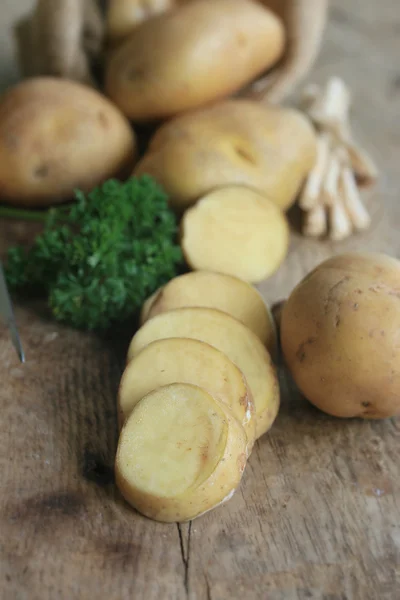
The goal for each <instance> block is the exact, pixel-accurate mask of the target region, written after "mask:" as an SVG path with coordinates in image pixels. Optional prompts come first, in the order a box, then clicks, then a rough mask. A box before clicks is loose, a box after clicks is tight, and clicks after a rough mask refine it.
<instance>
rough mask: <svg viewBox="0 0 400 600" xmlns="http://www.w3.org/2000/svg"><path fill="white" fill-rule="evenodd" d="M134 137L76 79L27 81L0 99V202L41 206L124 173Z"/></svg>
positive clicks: (129, 162) (106, 105) (117, 114)
mask: <svg viewBox="0 0 400 600" xmlns="http://www.w3.org/2000/svg"><path fill="white" fill-rule="evenodd" d="M135 146H136V142H135V136H134V133H133V131H132V129H131V127H130V125H129V123H128V121H127V120H126V118H125V117H124V116H123V115H122V114H121V113H120V111H119V110H118V108H117V107H115V106H114V105H113V104H112V103H111V102H110V101H109V100H108V99H107V98H105V97H103V96H102V95H101V94H99V93H98V92H96V91H94V90H92V89H91V88H89V87H87V86H84V85H82V84H79V83H75V82H72V81H67V80H63V79H58V78H51V77H48V78H47V77H38V78H32V79H27V80H26V81H23V82H22V83H19V84H18V85H16V86H15V87H13V88H11V89H9V90H8V91H6V93H5V94H4V95H3V97H2V98H1V100H0V200H1V201H4V202H7V203H10V204H14V205H22V206H46V205H49V204H54V203H59V202H62V201H64V200H67V199H69V198H71V197H72V195H73V191H74V189H75V188H80V189H81V190H83V191H88V190H90V189H91V188H93V187H94V186H96V185H98V184H100V183H101V182H103V181H105V180H106V179H108V178H110V177H113V176H118V175H120V174H123V173H126V174H128V173H129V170H130V169H131V168H132V166H133V163H134V156H135Z"/></svg>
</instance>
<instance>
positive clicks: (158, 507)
mask: <svg viewBox="0 0 400 600" xmlns="http://www.w3.org/2000/svg"><path fill="white" fill-rule="evenodd" d="M246 443H247V440H246V434H245V432H244V430H243V427H242V426H241V425H240V423H239V422H238V421H237V420H236V419H235V418H234V416H233V415H232V413H231V411H230V409H229V408H228V406H226V404H224V403H223V402H220V401H219V400H217V399H216V398H213V397H212V396H211V394H209V393H208V392H207V391H205V390H203V389H201V388H200V387H197V386H194V385H189V384H187V383H186V384H183V383H175V384H172V385H169V386H165V387H162V388H159V389H158V390H155V391H153V392H151V393H150V394H148V395H147V396H146V397H145V398H143V399H142V400H141V401H140V402H139V403H138V404H137V405H136V406H135V408H134V409H133V411H132V413H131V415H130V417H129V418H128V420H127V421H126V423H125V425H124V427H123V428H122V431H121V435H120V439H119V443H118V450H117V456H116V461H115V477H116V483H117V485H118V487H119V489H120V491H121V493H122V495H123V496H124V497H125V499H126V500H127V502H129V503H130V504H131V505H132V506H133V507H134V508H136V509H137V510H138V511H140V512H141V513H142V514H144V515H146V516H147V517H150V518H151V519H155V520H157V521H164V522H179V521H188V520H189V519H194V518H195V517H198V516H200V515H201V514H204V513H205V512H207V511H209V510H211V509H212V508H215V507H217V506H218V505H220V504H222V503H223V502H226V501H227V500H229V499H230V498H231V497H232V495H233V494H234V492H235V490H236V488H237V487H238V485H239V483H240V480H241V478H242V474H243V471H244V468H245V465H246Z"/></svg>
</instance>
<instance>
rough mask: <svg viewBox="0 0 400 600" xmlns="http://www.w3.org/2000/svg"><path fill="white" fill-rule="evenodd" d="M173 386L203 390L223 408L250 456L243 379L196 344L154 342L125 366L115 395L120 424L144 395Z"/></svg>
mask: <svg viewBox="0 0 400 600" xmlns="http://www.w3.org/2000/svg"><path fill="white" fill-rule="evenodd" d="M176 382H180V383H191V384H193V385H197V386H199V387H201V388H204V389H205V390H207V391H208V392H210V394H211V395H212V396H213V397H214V398H217V399H218V400H221V401H222V402H224V403H225V404H227V405H228V406H229V407H230V409H231V411H232V413H233V415H234V416H235V418H236V419H237V420H238V421H239V422H240V423H241V424H242V426H243V428H244V430H245V432H246V435H247V439H248V448H247V454H248V455H249V454H250V452H251V449H252V447H253V444H254V441H255V437H256V418H255V409H254V403H253V398H252V395H251V392H250V390H249V387H248V386H247V382H246V379H245V377H244V375H243V373H242V372H241V371H240V369H239V368H238V367H237V366H236V365H234V364H233V362H232V361H231V360H230V359H229V358H228V357H227V356H226V355H225V354H223V353H222V352H220V351H219V350H217V349H216V348H214V347H213V346H210V345H209V344H206V343H204V342H201V341H199V340H194V339H188V338H171V339H165V340H158V341H155V342H152V343H151V344H149V345H148V346H146V347H145V348H143V350H141V351H140V352H139V354H137V355H136V356H135V358H134V359H133V360H131V361H130V362H129V363H128V365H127V367H126V369H125V372H124V374H123V376H122V379H121V383H120V387H119V393H118V415H119V421H120V423H121V424H122V423H124V422H125V420H126V419H127V418H128V417H129V415H130V413H131V412H132V410H133V408H134V407H135V406H136V404H137V403H138V402H139V401H140V400H141V399H142V398H143V397H144V396H146V395H147V394H148V393H150V392H151V391H153V390H155V389H157V388H159V387H162V386H165V385H168V384H171V383H176Z"/></svg>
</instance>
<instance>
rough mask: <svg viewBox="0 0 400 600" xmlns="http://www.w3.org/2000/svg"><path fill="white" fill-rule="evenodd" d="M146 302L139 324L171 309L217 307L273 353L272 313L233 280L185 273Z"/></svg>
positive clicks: (243, 284) (251, 290)
mask: <svg viewBox="0 0 400 600" xmlns="http://www.w3.org/2000/svg"><path fill="white" fill-rule="evenodd" d="M147 303H149V304H148V307H147V308H146V309H144V311H143V313H144V314H143V317H144V319H143V321H142V323H144V321H146V320H147V319H151V318H152V317H154V316H155V315H158V314H160V313H163V312H167V311H168V310H173V309H174V308H183V307H185V306H204V307H205V308H217V309H218V310H222V311H223V312H226V313H228V314H229V315H232V317H235V319H238V321H241V322H242V323H244V324H245V325H247V327H248V328H249V329H251V330H252V331H254V333H255V334H256V335H258V337H259V338H260V340H261V341H262V342H263V344H265V345H266V346H267V348H268V350H269V352H270V353H271V355H273V354H274V353H275V350H276V345H277V335H276V330H275V323H274V320H273V318H272V314H271V312H270V310H269V308H268V306H267V304H266V303H265V302H264V299H263V297H262V296H261V294H260V292H259V291H258V290H257V289H256V288H255V287H253V286H252V285H250V284H249V283H247V282H246V281H243V280H242V279H238V278H237V277H232V276H231V275H225V274H223V273H214V272H212V271H195V272H193V273H186V274H185V275H180V276H179V277H175V278H174V279H171V281H170V282H169V283H167V285H166V286H164V287H163V288H162V289H160V290H159V293H156V294H155V295H153V296H152V297H151V298H149V299H148V300H146V303H145V304H147Z"/></svg>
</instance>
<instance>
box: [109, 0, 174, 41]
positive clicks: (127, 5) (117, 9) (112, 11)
mask: <svg viewBox="0 0 400 600" xmlns="http://www.w3.org/2000/svg"><path fill="white" fill-rule="evenodd" d="M174 7H175V0H147V2H143V1H142V0H110V1H109V3H108V10H107V19H106V29H107V38H108V40H109V41H110V42H111V43H112V44H116V43H120V42H121V40H123V39H124V38H125V37H126V36H127V35H129V34H130V33H132V31H133V29H135V27H138V26H139V25H140V24H141V23H143V22H144V21H146V20H147V19H150V18H152V17H154V16H156V15H158V14H161V13H163V12H166V11H168V10H171V9H172V8H174Z"/></svg>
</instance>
